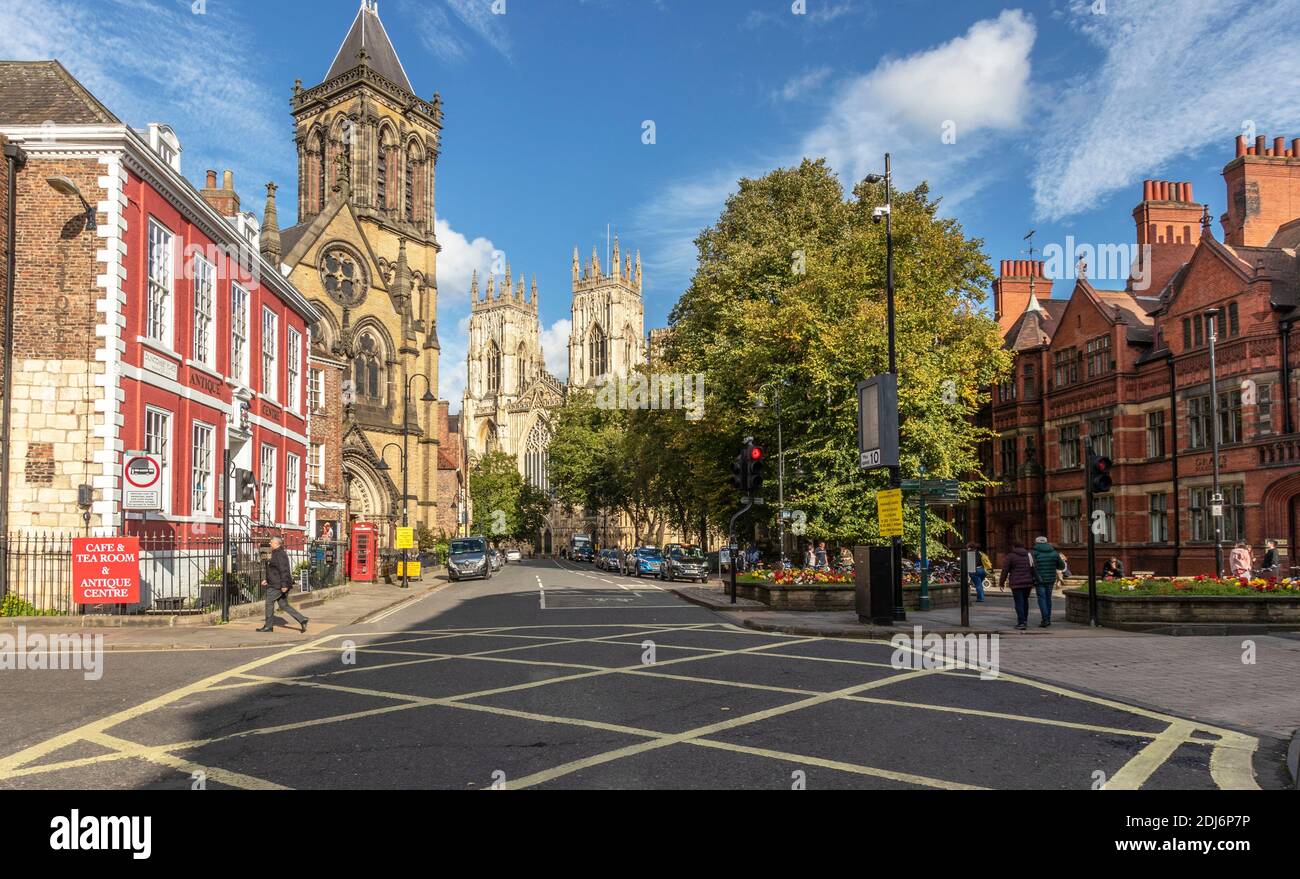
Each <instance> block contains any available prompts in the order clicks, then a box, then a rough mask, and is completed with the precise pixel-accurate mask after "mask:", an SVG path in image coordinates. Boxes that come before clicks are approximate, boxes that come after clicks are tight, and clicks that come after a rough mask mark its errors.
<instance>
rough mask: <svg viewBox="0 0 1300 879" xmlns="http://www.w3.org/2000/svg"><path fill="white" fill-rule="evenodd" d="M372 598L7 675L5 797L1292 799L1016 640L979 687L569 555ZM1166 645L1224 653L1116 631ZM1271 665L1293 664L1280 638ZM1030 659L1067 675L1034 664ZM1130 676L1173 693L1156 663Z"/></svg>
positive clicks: (1247, 741)
mask: <svg viewBox="0 0 1300 879" xmlns="http://www.w3.org/2000/svg"><path fill="white" fill-rule="evenodd" d="M375 598H376V600H377V599H378V594H377V591H376V595H375ZM353 600H354V597H353V596H349V597H347V598H344V599H339V600H338V601H336V602H330V603H329V605H335V606H336V607H333V608H331V607H329V605H325V606H322V608H321V609H320V610H318V611H317V612H315V613H316V615H317V617H318V618H320V615H321V614H323V613H325V612H326V608H328V609H329V612H335V611H336V610H337V612H338V617H337V619H338V621H334V620H332V619H329V620H327V619H320V623H321V624H320V625H319V626H317V625H313V626H312V628H311V629H310V630H309V631H308V633H307V634H305V635H303V634H300V633H298V632H297V631H296V630H293V631H289V630H286V631H285V632H284V633H278V632H277V634H276V635H274V636H271V637H274V638H275V639H276V640H275V641H274V642H257V641H255V640H253V639H250V638H249V636H248V635H247V634H241V633H235V634H234V635H231V636H228V635H226V634H225V633H224V632H223V633H221V634H220V635H210V636H208V639H207V640H206V641H204V643H205V644H209V645H211V646H208V647H205V648H199V647H197V646H196V645H197V644H198V643H199V640H201V639H196V640H195V642H194V645H191V646H188V647H182V648H179V649H175V648H173V649H170V650H168V651H167V652H160V651H159V650H158V647H157V645H143V644H137V645H134V646H122V642H121V639H122V638H124V637H127V636H130V637H133V638H134V637H142V636H143V634H144V633H140V632H116V631H115V632H111V633H106V634H105V640H106V641H108V640H113V641H115V642H116V644H117V645H118V649H116V650H113V651H109V652H106V653H105V654H104V658H103V661H104V667H103V674H102V676H101V677H99V678H98V679H94V680H91V679H87V678H86V676H85V675H84V673H83V672H81V671H78V670H74V669H67V670H58V671H51V670H39V671H38V670H31V669H24V670H9V671H3V672H0V699H3V700H4V704H7V705H21V706H22V708H23V710H22V711H20V712H14V713H12V714H11V715H10V716H9V717H7V718H6V724H5V725H4V726H3V728H0V787H3V788H22V787H37V788H108V789H130V788H162V789H190V788H192V787H194V786H198V785H202V786H204V787H208V788H221V787H231V788H245V789H250V788H251V789H265V788H331V789H339V788H349V789H355V788H381V789H382V788H447V789H466V790H473V789H483V788H506V789H521V788H534V787H535V788H638V789H639V788H674V789H682V788H753V787H766V788H774V789H790V788H791V787H807V788H810V789H811V788H869V789H907V788H928V789H935V788H939V789H963V788H1022V789H1024V788H1028V789H1089V788H1093V787H1095V786H1098V785H1104V786H1106V787H1107V788H1113V789H1133V788H1143V789H1161V788H1163V789H1171V788H1172V789H1213V788H1231V789H1257V788H1261V787H1263V788H1274V787H1284V786H1287V785H1288V784H1289V779H1288V778H1287V776H1286V771H1285V769H1284V761H1285V747H1284V746H1283V743H1282V742H1281V741H1280V740H1279V739H1278V738H1277V737H1276V736H1275V735H1273V734H1271V733H1270V732H1268V731H1267V730H1265V729H1264V728H1262V727H1261V728H1258V729H1257V728H1255V727H1253V726H1251V725H1250V723H1244V722H1237V721H1234V722H1233V723H1232V724H1227V723H1223V724H1220V723H1217V722H1214V721H1211V720H1207V719H1203V718H1201V717H1196V716H1192V715H1191V714H1185V713H1180V712H1178V711H1175V710H1170V709H1168V708H1161V707H1151V706H1150V705H1142V704H1137V703H1136V702H1135V701H1130V700H1128V699H1125V698H1121V697H1117V696H1116V695H1114V694H1113V693H1112V692H1111V690H1110V689H1105V688H1103V689H1099V690H1093V689H1092V688H1089V687H1079V688H1075V687H1071V686H1067V685H1063V684H1059V683H1052V682H1049V681H1047V680H1044V679H1040V678H1038V677H1036V676H1034V675H1032V674H1030V673H1028V672H1023V671H1021V669H1020V667H1019V666H1017V665H1016V664H1015V663H1013V662H1012V661H1010V660H1009V659H1008V657H1009V656H1010V655H1011V653H1012V650H1011V647H1010V645H1009V644H1007V643H1006V642H1011V641H1013V640H1017V639H1013V638H1011V637H1009V636H1008V637H1001V636H1000V637H999V639H998V642H988V641H986V642H983V643H985V644H990V643H1002V644H1004V645H1005V646H1003V649H1002V658H1001V662H1000V668H997V669H994V671H996V673H994V674H990V673H989V671H988V670H985V673H983V674H981V671H980V669H979V668H978V667H976V666H974V665H973V664H972V663H970V662H961V663H953V664H948V665H944V664H938V665H934V664H927V663H926V662H924V661H922V660H923V656H922V655H921V654H922V651H920V650H902V651H900V650H899V649H898V648H897V647H896V646H894V645H891V644H890V643H889V642H888V641H887V640H873V639H861V638H859V639H843V638H827V637H821V636H813V635H792V634H787V633H782V632H765V631H756V630H753V629H751V628H747V627H746V626H744V625H741V624H740V623H738V622H737V619H736V618H735V617H734V616H732V615H731V612H723V613H719V612H717V611H714V610H712V609H709V608H705V607H701V606H699V605H697V604H693V603H690V602H687V601H685V600H683V599H682V598H681V597H679V596H678V595H675V594H673V592H671V591H670V590H668V589H666V588H664V587H663V586H661V585H660V584H658V583H655V582H653V581H649V580H636V579H633V578H631V577H621V576H618V575H615V574H606V573H604V572H601V571H596V570H594V569H593V568H592V567H590V566H587V565H584V566H581V567H579V566H576V565H574V564H572V563H568V562H556V561H530V562H524V563H518V564H511V565H508V566H507V567H506V568H505V570H503V571H502V572H500V573H499V574H497V575H496V576H494V577H493V578H492V579H491V580H487V581H472V582H461V583H455V584H448V585H446V586H442V587H441V588H439V587H432V588H430V587H428V586H426V587H425V588H424V591H423V592H422V593H418V594H417V593H412V594H411V595H410V596H409V597H408V598H406V600H404V601H402V602H401V603H399V604H392V602H391V601H390V602H389V605H390V606H389V607H387V609H384V610H379V609H374V610H371V611H369V612H368V613H362V614H361V615H359V616H357V617H354V618H353V619H352V620H349V621H344V618H345V617H346V616H347V615H348V613H351V611H349V612H348V613H344V612H343V607H344V604H343V603H344V602H345V601H353ZM741 613H744V612H741ZM173 634H174V633H173ZM218 637H220V638H226V637H230V638H232V643H230V644H225V643H221V644H218V642H217V641H216V640H215V639H216V638H218ZM1152 638H1159V639H1160V643H1162V644H1166V645H1168V644H1184V643H1203V641H1204V639H1173V638H1162V637H1160V636H1142V635H1127V634H1126V635H1123V636H1120V637H1117V638H1115V639H1114V640H1115V641H1117V642H1120V641H1122V642H1124V643H1133V644H1138V643H1142V641H1143V639H1152ZM1018 640H1019V641H1020V642H1023V643H1025V644H1031V643H1032V644H1038V643H1042V644H1044V645H1049V646H1051V645H1056V644H1065V643H1068V644H1072V645H1080V646H1081V647H1082V646H1085V645H1088V644H1092V643H1095V642H1094V641H1092V640H1089V639H1085V638H1069V639H1067V638H1061V639H1051V638H1039V637H1033V636H1024V637H1021V638H1019V639H1018ZM1260 640H1263V639H1260ZM1108 649H1109V648H1108ZM1258 655H1259V657H1262V658H1263V657H1266V659H1264V660H1263V664H1265V665H1267V664H1268V663H1271V662H1273V661H1275V659H1276V657H1274V655H1273V651H1272V648H1271V647H1269V648H1264V647H1261V649H1260V651H1259V654H1258ZM900 657H901V660H900ZM1190 659H1191V657H1190V656H1183V655H1181V654H1180V655H1179V656H1178V657H1177V659H1175V660H1174V661H1172V662H1169V663H1167V664H1164V665H1161V666H1160V674H1161V675H1163V676H1165V677H1174V678H1177V679H1178V680H1180V681H1183V682H1186V683H1187V684H1188V686H1189V687H1190V686H1192V685H1196V684H1198V683H1199V682H1198V681H1197V677H1196V676H1197V674H1198V673H1199V666H1194V667H1191V668H1188V669H1185V668H1183V667H1182V665H1181V663H1183V662H1186V661H1189V660H1190ZM1031 661H1039V662H1042V663H1048V662H1050V661H1051V659H1050V655H1048V654H1044V655H1043V656H1042V657H1040V658H1039V659H1038V660H1034V656H1033V655H1032V654H1024V655H1022V657H1021V658H1019V659H1017V662H1023V663H1025V664H1026V665H1028V664H1030V663H1031ZM1076 661H1084V662H1085V664H1086V660H1082V659H1077V660H1076ZM1227 661H1228V659H1227V654H1226V652H1224V653H1223V654H1222V655H1220V656H1219V658H1218V662H1220V663H1225V662H1227ZM1117 665H1119V667H1120V668H1121V669H1122V673H1123V674H1124V675H1127V676H1129V677H1133V678H1137V677H1143V676H1145V677H1147V678H1151V677H1153V675H1151V674H1150V671H1151V669H1150V667H1149V666H1148V667H1146V668H1143V667H1141V664H1140V660H1139V659H1138V658H1137V654H1136V653H1135V654H1133V656H1132V657H1131V658H1126V659H1125V660H1124V661H1123V662H1118V663H1117ZM1259 666H1260V664H1259V663H1257V664H1256V666H1255V668H1259ZM1292 680H1294V678H1292ZM1161 687H1163V688H1164V689H1161V688H1152V689H1153V691H1154V692H1155V694H1156V695H1159V697H1160V698H1161V699H1163V698H1165V690H1166V689H1167V690H1168V692H1169V693H1171V694H1174V695H1176V693H1174V690H1175V689H1176V685H1175V684H1173V683H1168V684H1162V685H1161ZM1151 695H1152V694H1151V693H1148V694H1147V696H1148V697H1150V696H1151ZM1274 698H1275V696H1274V695H1273V694H1272V691H1271V690H1270V691H1268V695H1267V698H1266V699H1265V700H1264V701H1268V700H1271V699H1274ZM1246 720H1248V721H1250V722H1251V723H1254V722H1256V719H1254V718H1251V717H1247V718H1246ZM1265 721H1267V718H1265ZM1265 721H1259V722H1261V723H1263V722H1265ZM1267 722H1271V721H1267Z"/></svg>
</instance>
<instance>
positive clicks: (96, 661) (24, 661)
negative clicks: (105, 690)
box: [0, 626, 104, 681]
mask: <svg viewBox="0 0 1300 879" xmlns="http://www.w3.org/2000/svg"><path fill="white" fill-rule="evenodd" d="M0 671H80V672H82V673H83V674H82V676H83V677H84V678H85V679H86V680H88V681H97V680H99V679H100V678H101V677H103V676H104V636H103V635H60V634H52V635H42V634H40V633H36V634H33V635H28V634H27V627H26V626H19V627H18V629H17V633H16V634H14V633H10V632H4V633H0Z"/></svg>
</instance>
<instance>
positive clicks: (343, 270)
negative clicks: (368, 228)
mask: <svg viewBox="0 0 1300 879" xmlns="http://www.w3.org/2000/svg"><path fill="white" fill-rule="evenodd" d="M320 274H321V283H323V284H324V285H325V292H327V293H329V295H330V297H331V298H332V299H333V300H334V301H335V302H337V303H339V304H340V305H356V304H357V303H359V302H360V301H361V300H362V299H363V298H364V295H365V289H366V275H365V271H364V270H363V269H362V268H361V265H360V264H359V263H358V262H357V260H356V259H355V258H354V257H353V256H352V254H350V253H349V252H348V251H346V250H344V249H343V248H341V247H332V248H330V249H328V250H326V251H325V256H324V257H323V258H322V259H321V266H320Z"/></svg>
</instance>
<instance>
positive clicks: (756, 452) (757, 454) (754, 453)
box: [749, 446, 763, 461]
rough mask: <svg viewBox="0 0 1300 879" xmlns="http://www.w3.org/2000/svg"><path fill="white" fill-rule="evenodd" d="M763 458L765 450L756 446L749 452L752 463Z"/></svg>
mask: <svg viewBox="0 0 1300 879" xmlns="http://www.w3.org/2000/svg"><path fill="white" fill-rule="evenodd" d="M762 457H763V450H762V449H760V448H759V447H758V446H754V447H753V448H751V449H750V450H749V459H750V460H751V461H757V460H759V459H760V458H762Z"/></svg>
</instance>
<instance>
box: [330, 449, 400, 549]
mask: <svg viewBox="0 0 1300 879" xmlns="http://www.w3.org/2000/svg"><path fill="white" fill-rule="evenodd" d="M343 482H344V485H345V486H346V487H347V493H348V494H347V507H348V528H349V530H351V528H352V526H353V525H355V524H356V523H357V522H370V523H372V524H374V525H375V526H377V527H378V529H379V545H380V546H388V545H389V542H390V537H391V530H392V523H393V522H394V521H395V516H396V515H397V511H398V509H399V505H398V497H397V491H396V489H395V488H394V486H393V484H392V480H390V479H389V478H388V477H387V476H386V475H384V474H382V473H380V472H379V471H377V470H376V469H375V468H374V465H373V464H372V463H371V462H369V461H367V460H365V458H363V457H362V456H360V455H357V454H348V453H345V454H344V456H343Z"/></svg>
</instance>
